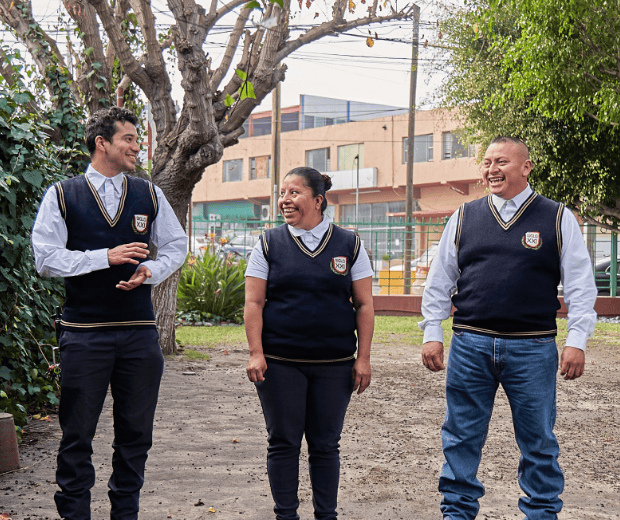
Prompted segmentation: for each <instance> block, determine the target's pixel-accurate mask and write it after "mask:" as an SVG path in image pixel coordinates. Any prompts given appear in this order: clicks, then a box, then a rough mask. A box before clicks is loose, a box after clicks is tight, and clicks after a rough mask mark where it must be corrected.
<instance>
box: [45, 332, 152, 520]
mask: <svg viewBox="0 0 620 520" xmlns="http://www.w3.org/2000/svg"><path fill="white" fill-rule="evenodd" d="M158 340H159V335H158V334H157V331H156V330H155V329H147V330H135V329H134V330H126V331H125V330H123V331H120V330H119V331H108V332H70V331H64V332H63V333H62V336H61V338H60V352H61V359H62V380H61V393H60V408H59V413H58V418H59V422H60V427H61V428H62V440H61V441H60V448H59V450H58V469H57V471H56V481H57V482H58V485H59V486H60V491H58V492H57V493H56V495H55V496H54V499H55V501H56V507H57V509H58V513H59V515H60V516H61V517H62V518H64V519H66V520H90V517H91V516H90V489H91V488H92V487H93V485H94V484H95V468H94V467H93V464H92V462H91V456H92V453H93V448H92V440H93V437H94V435H95V431H96V429H97V422H98V421H99V416H100V415H101V409H102V408H103V402H104V401H105V398H106V394H107V392H108V387H111V390H112V397H113V399H114V406H113V415H114V443H113V444H112V448H113V449H114V454H113V455H112V476H111V477H110V481H109V483H108V487H109V488H110V491H109V492H108V495H109V497H110V502H111V505H112V508H111V512H110V518H111V520H136V519H137V518H138V510H139V508H140V506H139V501H140V489H141V488H142V484H143V483H144V466H145V463H146V458H147V453H148V450H149V448H150V447H151V444H152V438H153V418H154V415H155V406H156V405H157V394H158V392H159V383H160V380H161V376H162V373H163V368H164V357H163V355H162V353H161V349H160V347H159V341H158Z"/></svg>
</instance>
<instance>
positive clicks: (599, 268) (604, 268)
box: [558, 256, 620, 296]
mask: <svg viewBox="0 0 620 520" xmlns="http://www.w3.org/2000/svg"><path fill="white" fill-rule="evenodd" d="M610 264H611V257H610V256H606V257H604V258H601V259H600V260H597V261H596V263H595V264H594V281H595V282H596V288H597V289H598V295H599V296H609V294H610V288H611V265H610ZM618 265H619V266H620V256H619V257H618ZM618 271H619V272H620V267H619V268H618ZM616 294H617V295H619V296H620V275H619V276H618V279H617V280H616ZM558 296H564V287H563V286H562V284H560V285H559V286H558Z"/></svg>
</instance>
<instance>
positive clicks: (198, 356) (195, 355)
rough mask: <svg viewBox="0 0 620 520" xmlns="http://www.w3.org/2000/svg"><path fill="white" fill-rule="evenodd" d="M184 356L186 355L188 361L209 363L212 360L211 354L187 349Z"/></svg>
mask: <svg viewBox="0 0 620 520" xmlns="http://www.w3.org/2000/svg"><path fill="white" fill-rule="evenodd" d="M183 354H185V357H186V358H187V359H191V360H193V361H196V360H204V361H209V359H211V357H210V356H209V354H205V353H204V352H198V351H197V350H191V349H187V350H184V351H183Z"/></svg>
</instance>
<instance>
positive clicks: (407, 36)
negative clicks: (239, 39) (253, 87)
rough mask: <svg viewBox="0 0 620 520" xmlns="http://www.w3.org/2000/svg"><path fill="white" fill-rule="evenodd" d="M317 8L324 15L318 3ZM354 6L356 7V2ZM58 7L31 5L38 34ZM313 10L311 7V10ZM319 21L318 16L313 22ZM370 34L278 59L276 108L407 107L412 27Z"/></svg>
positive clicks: (421, 99)
mask: <svg viewBox="0 0 620 520" xmlns="http://www.w3.org/2000/svg"><path fill="white" fill-rule="evenodd" d="M319 1H320V0H314V4H312V6H311V9H310V10H308V9H305V10H302V11H301V12H300V13H299V14H298V15H296V16H294V17H293V19H292V21H291V24H290V26H291V28H292V30H291V35H292V36H293V37H295V36H297V35H299V34H300V33H299V32H295V30H294V27H295V26H296V25H298V24H306V25H307V24H312V23H317V22H316V21H314V19H313V18H312V16H311V15H312V14H313V12H314V11H320V9H319V8H318V7H319ZM321 1H323V0H321ZM356 1H357V2H359V1H361V0H356ZM369 1H370V0H369ZM436 1H437V0H423V1H419V2H418V5H419V6H420V10H421V16H420V41H421V42H424V40H425V39H428V40H432V39H433V38H434V36H435V31H436V30H437V29H436V26H435V24H436V17H434V16H435V15H434V14H433V13H434V11H435V4H436ZM440 1H445V0H440ZM199 3H200V1H199ZM152 5H153V9H154V11H155V12H156V16H157V22H158V24H169V23H170V22H171V21H172V20H173V19H172V16H171V15H170V13H169V12H167V7H166V4H165V1H164V0H152ZM203 5H208V3H207V2H203ZM322 5H323V10H325V3H324V1H323V4H322ZM358 5H359V6H360V7H362V4H361V3H359V4H358ZM61 6H62V0H49V1H48V0H33V13H34V16H35V19H37V21H39V22H40V23H42V25H43V27H44V29H46V30H48V31H50V33H51V34H53V33H54V31H53V25H55V24H56V23H57V19H58V10H59V9H60V8H61ZM315 6H317V8H316V9H315ZM252 18H253V19H254V20H255V21H260V12H259V11H257V10H255V11H254V12H253V13H252ZM320 19H321V18H320V17H318V18H317V19H316V20H317V21H318V20H320ZM232 23H233V21H231V22H229V25H232ZM224 25H226V24H224ZM371 31H372V35H374V34H375V33H377V34H378V36H379V39H375V40H374V45H373V46H372V47H369V46H367V44H366V38H367V36H369V33H368V28H360V29H356V30H354V31H352V32H350V33H348V34H344V35H340V36H338V37H325V38H323V39H321V40H319V41H317V42H314V43H312V44H309V45H306V46H303V47H302V48H300V49H299V50H297V51H296V52H295V53H294V54H292V55H291V56H289V57H288V58H287V59H286V60H284V63H285V64H286V65H287V67H288V70H287V73H286V79H285V81H284V82H283V83H282V85H281V103H282V106H283V107H287V106H292V105H297V104H298V103H299V99H300V95H301V94H309V95H316V96H324V97H332V98H338V99H348V100H353V101H363V102H367V103H380V104H385V105H392V106H397V107H407V106H408V105H409V91H410V68H411V54H412V48H411V41H412V33H413V22H412V21H406V22H393V23H388V24H384V25H383V26H374V27H372V28H371ZM56 34H57V36H56V37H57V39H58V41H59V43H61V42H63V41H64V35H62V34H58V33H56ZM227 35H228V31H227V30H226V27H224V28H223V29H220V30H219V31H212V34H210V35H209V38H208V40H207V41H208V43H207V45H205V50H207V51H208V52H209V55H210V56H211V57H212V59H213V62H214V63H218V61H219V57H220V56H221V55H222V54H223V52H224V42H225V41H226V39H227ZM5 36H6V33H5ZM60 47H61V48H63V47H64V44H62V43H61V45H60ZM419 51H420V52H419V65H420V68H419V72H418V78H417V96H416V104H417V106H418V108H428V107H429V106H430V105H429V99H430V96H432V94H433V92H434V90H435V89H436V86H437V85H438V83H439V82H440V81H441V75H440V74H430V67H429V66H428V59H429V58H430V53H431V51H430V48H429V49H424V48H423V47H421V46H420V48H419ZM234 63H236V61H235V60H233V64H234ZM172 76H173V77H172V81H173V85H174V97H175V100H176V101H177V102H178V103H179V104H180V103H181V102H182V97H183V91H182V89H181V87H180V73H179V72H178V71H176V73H173V75H172ZM270 108H271V96H268V97H267V98H266V99H265V100H264V102H263V103H262V105H261V106H260V107H258V108H257V109H255V111H260V110H269V109H270Z"/></svg>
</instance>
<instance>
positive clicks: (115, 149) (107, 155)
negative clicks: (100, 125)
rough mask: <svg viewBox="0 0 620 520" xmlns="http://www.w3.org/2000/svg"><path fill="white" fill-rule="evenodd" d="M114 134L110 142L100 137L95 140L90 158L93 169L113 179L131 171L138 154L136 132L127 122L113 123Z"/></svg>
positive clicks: (138, 146)
mask: <svg viewBox="0 0 620 520" xmlns="http://www.w3.org/2000/svg"><path fill="white" fill-rule="evenodd" d="M114 127H115V128H116V133H115V134H114V135H113V136H112V141H111V142H110V141H107V140H106V139H105V138H103V137H102V136H97V138H96V139H95V143H96V147H97V148H96V150H95V153H94V154H93V157H92V164H93V168H95V170H97V171H98V172H99V173H101V174H102V175H105V176H106V177H113V176H115V175H117V174H119V173H120V172H127V171H133V170H135V168H136V157H137V156H138V152H140V143H139V142H138V132H137V130H136V127H135V126H134V125H133V124H131V123H130V122H128V121H125V122H123V123H121V122H118V121H117V122H116V123H114Z"/></svg>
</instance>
